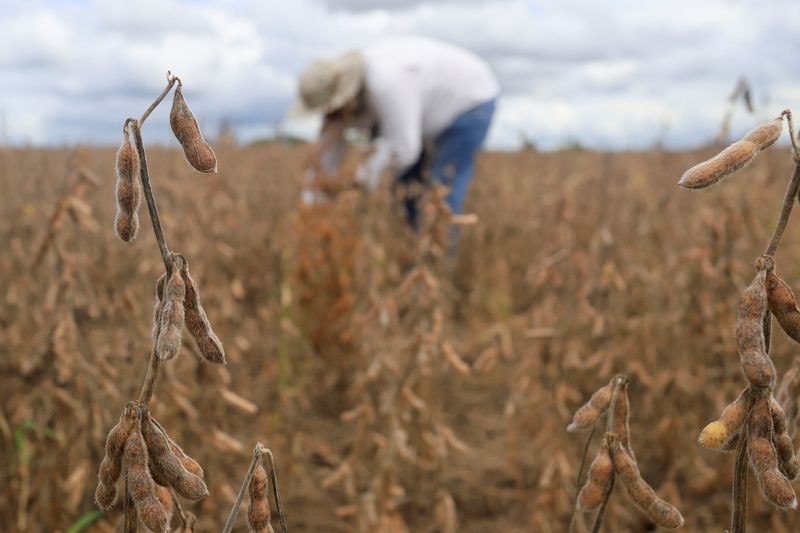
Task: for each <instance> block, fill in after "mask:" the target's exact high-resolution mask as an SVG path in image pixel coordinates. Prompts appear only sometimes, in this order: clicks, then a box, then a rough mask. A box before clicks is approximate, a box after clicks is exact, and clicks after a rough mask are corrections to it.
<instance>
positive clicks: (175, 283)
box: [156, 262, 186, 360]
mask: <svg viewBox="0 0 800 533" xmlns="http://www.w3.org/2000/svg"><path fill="white" fill-rule="evenodd" d="M185 296H186V284H185V283H184V282H183V278H182V277H181V275H180V272H178V268H177V266H176V265H175V263H174V262H173V264H172V273H171V274H170V275H169V277H168V278H167V283H166V285H165V286H164V300H163V302H162V304H161V321H160V324H159V332H158V341H157V342H156V350H157V351H158V357H159V358H161V359H162V360H165V359H172V358H173V357H175V356H176V355H178V352H179V351H180V349H181V333H182V331H183V323H184V307H183V300H184V298H185Z"/></svg>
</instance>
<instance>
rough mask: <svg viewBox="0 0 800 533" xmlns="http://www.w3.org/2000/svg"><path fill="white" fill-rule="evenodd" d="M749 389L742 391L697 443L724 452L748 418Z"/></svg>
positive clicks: (706, 428) (704, 430) (702, 433)
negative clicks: (726, 445) (727, 444)
mask: <svg viewBox="0 0 800 533" xmlns="http://www.w3.org/2000/svg"><path fill="white" fill-rule="evenodd" d="M749 390H750V389H749V388H748V389H745V390H744V391H742V393H741V394H740V395H739V397H738V398H736V399H735V400H734V401H732V402H731V403H730V404H728V405H727V406H726V407H725V409H723V410H722V414H721V415H720V416H719V418H718V419H717V420H715V421H713V422H711V423H710V424H708V425H707V426H706V427H704V428H703V431H701V432H700V437H699V438H698V439H697V443H698V444H699V445H700V446H702V447H703V448H706V449H709V450H723V449H724V446H725V444H726V443H727V442H728V441H729V440H730V439H732V438H733V436H734V435H735V434H736V432H737V431H738V430H739V428H741V427H742V425H743V424H744V421H745V418H747V408H748V398H749Z"/></svg>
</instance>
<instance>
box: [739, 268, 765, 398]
mask: <svg viewBox="0 0 800 533" xmlns="http://www.w3.org/2000/svg"><path fill="white" fill-rule="evenodd" d="M766 275H767V269H766V268H762V269H759V271H758V273H757V274H756V277H755V278H754V279H753V282H752V283H751V284H750V286H748V287H747V288H746V289H745V291H744V292H743V293H742V297H741V299H740V300H739V317H738V320H737V322H736V343H737V348H738V350H739V359H740V361H741V364H742V371H743V372H744V375H745V377H746V378H747V381H749V382H750V384H751V385H753V386H755V387H772V386H773V385H774V384H775V366H774V365H773V364H772V359H770V357H769V355H768V354H767V346H766V339H765V338H764V320H765V318H767V313H768V311H769V310H768V303H767V289H766V283H765V281H766Z"/></svg>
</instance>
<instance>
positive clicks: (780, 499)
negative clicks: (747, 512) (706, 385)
mask: <svg viewBox="0 0 800 533" xmlns="http://www.w3.org/2000/svg"><path fill="white" fill-rule="evenodd" d="M769 403H770V402H769V399H766V398H765V399H762V400H759V401H758V402H756V404H755V405H754V406H753V409H752V410H751V412H750V418H749V419H748V422H747V423H748V426H747V429H748V434H747V455H748V457H749V459H750V466H751V467H752V469H753V472H754V473H755V474H756V477H757V478H758V484H759V486H760V487H761V492H762V493H763V494H764V497H765V498H766V499H767V500H769V501H770V502H772V503H773V504H775V505H777V506H778V507H789V508H792V509H793V508H795V507H797V496H796V495H795V492H794V489H793V488H792V485H791V483H789V480H788V479H786V477H785V476H784V475H783V474H781V473H780V471H779V470H778V455H777V452H776V451H775V447H774V446H773V444H772V432H773V431H772V416H771V414H770V405H769Z"/></svg>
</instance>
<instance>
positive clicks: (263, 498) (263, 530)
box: [247, 459, 274, 533]
mask: <svg viewBox="0 0 800 533" xmlns="http://www.w3.org/2000/svg"><path fill="white" fill-rule="evenodd" d="M249 488H250V505H249V506H248V507H247V525H248V526H249V527H250V531H252V532H253V533H274V532H273V530H272V525H271V524H270V514H269V500H268V499H267V471H266V470H265V469H264V465H263V464H262V461H261V460H260V459H259V461H258V463H256V468H255V470H254V471H253V478H252V479H251V480H250V487H249Z"/></svg>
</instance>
